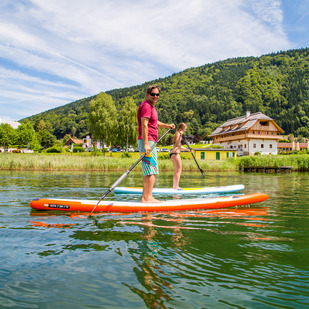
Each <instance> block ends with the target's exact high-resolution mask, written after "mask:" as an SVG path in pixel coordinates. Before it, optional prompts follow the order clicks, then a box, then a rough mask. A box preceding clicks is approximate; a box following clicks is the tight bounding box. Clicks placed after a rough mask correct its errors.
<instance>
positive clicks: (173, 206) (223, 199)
mask: <svg viewBox="0 0 309 309" xmlns="http://www.w3.org/2000/svg"><path fill="white" fill-rule="evenodd" d="M268 198H269V196H268V195H267V194H264V193H253V194H244V195H229V196H219V197H212V198H211V197H206V198H193V199H173V200H165V201H162V202H161V203H141V202H136V201H130V202H128V201H110V200H109V201H106V200H102V201H101V202H100V203H99V204H98V205H97V203H98V201H96V200H72V199H52V198H42V199H33V200H32V201H31V202H30V206H31V208H33V209H36V210H58V211H82V212H92V211H93V209H94V207H96V208H95V212H140V211H141V212H156V211H183V210H196V209H218V208H227V207H233V206H240V205H249V204H254V203H259V202H263V201H265V200H267V199H268ZM96 205H97V206H96Z"/></svg>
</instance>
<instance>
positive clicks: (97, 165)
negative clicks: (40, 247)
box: [0, 153, 309, 172]
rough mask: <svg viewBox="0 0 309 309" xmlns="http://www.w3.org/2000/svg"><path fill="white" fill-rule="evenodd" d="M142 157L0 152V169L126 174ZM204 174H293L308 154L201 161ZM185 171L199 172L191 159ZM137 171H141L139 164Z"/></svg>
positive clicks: (308, 161) (307, 164)
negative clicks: (257, 170) (283, 169)
mask: <svg viewBox="0 0 309 309" xmlns="http://www.w3.org/2000/svg"><path fill="white" fill-rule="evenodd" d="M138 157H139V154H138V153H134V154H132V155H130V154H121V153H117V155H116V154H111V153H107V154H106V155H105V156H103V155H99V156H94V155H91V153H76V154H71V153H68V154H46V153H33V154H27V153H25V154H24V153H0V170H12V171H14V170H15V171H21V170H25V171H126V170H128V169H129V168H130V167H131V166H132V165H133V164H134V163H135V162H136V161H137V159H138ZM198 164H199V166H200V168H201V169H202V170H203V171H205V172H215V171H239V170H242V169H243V168H247V167H263V166H264V167H280V166H291V167H292V170H294V171H309V155H308V154H298V155H261V156H245V157H238V158H236V159H235V158H230V159H225V160H198ZM182 166H183V171H196V172H198V171H199V169H198V168H197V166H196V163H195V162H194V160H193V159H192V158H189V157H186V156H184V157H183V158H182ZM159 169H160V170H161V171H174V168H173V164H172V162H171V160H170V159H169V157H168V154H164V155H162V156H159ZM134 170H135V171H142V167H141V164H138V165H137V166H136V167H135V168H134Z"/></svg>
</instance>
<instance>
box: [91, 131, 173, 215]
mask: <svg viewBox="0 0 309 309" xmlns="http://www.w3.org/2000/svg"><path fill="white" fill-rule="evenodd" d="M171 130H172V128H169V129H168V130H167V131H166V132H165V133H164V134H163V135H162V136H161V137H160V138H159V139H158V140H157V142H156V143H155V144H153V145H152V147H151V149H150V151H152V150H153V149H154V148H155V147H156V146H157V144H158V143H159V142H160V140H161V139H162V138H163V137H164V136H165V135H166V134H167V133H168V132H169V131H171ZM145 156H146V153H145V154H143V155H142V156H141V157H140V158H139V159H138V160H137V161H136V162H135V163H134V164H133V165H132V166H131V167H130V168H129V169H128V170H127V171H126V172H125V173H124V174H123V175H121V176H120V177H119V178H118V179H117V180H116V181H115V182H114V183H113V184H112V186H111V187H110V188H109V189H108V190H107V191H106V193H105V194H104V195H103V196H102V197H101V199H100V200H99V201H98V202H97V204H96V205H95V207H94V208H93V209H92V211H91V213H90V215H91V214H92V213H93V212H94V210H95V209H96V208H97V206H98V205H99V204H100V202H101V201H102V200H103V199H104V198H105V197H106V196H107V194H109V193H111V192H112V191H113V190H114V189H115V188H116V187H117V186H118V185H119V184H120V183H121V182H122V181H123V180H124V179H125V178H126V177H127V176H128V175H129V173H130V172H131V171H132V170H133V168H134V167H135V166H136V165H137V164H138V163H139V162H141V161H142V160H143V158H144V157H145Z"/></svg>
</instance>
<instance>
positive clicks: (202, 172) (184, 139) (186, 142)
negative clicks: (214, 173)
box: [182, 136, 205, 176]
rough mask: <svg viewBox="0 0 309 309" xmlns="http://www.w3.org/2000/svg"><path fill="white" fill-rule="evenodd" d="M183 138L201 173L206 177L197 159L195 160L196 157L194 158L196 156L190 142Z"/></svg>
mask: <svg viewBox="0 0 309 309" xmlns="http://www.w3.org/2000/svg"><path fill="white" fill-rule="evenodd" d="M182 138H183V140H184V142H185V143H186V144H187V146H188V148H189V150H190V152H191V154H192V157H193V159H194V161H195V163H196V165H197V167H198V168H199V170H200V172H201V173H202V175H203V176H205V174H204V172H203V170H202V169H201V168H200V167H199V165H198V163H197V161H196V159H195V157H194V154H193V152H192V149H191V147H190V145H189V143H188V141H187V140H186V138H185V137H184V136H183V137H182Z"/></svg>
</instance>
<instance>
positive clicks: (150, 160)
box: [137, 85, 175, 203]
mask: <svg viewBox="0 0 309 309" xmlns="http://www.w3.org/2000/svg"><path fill="white" fill-rule="evenodd" d="M160 92H161V88H160V87H158V86H157V85H152V86H149V87H148V88H147V91H146V100H145V101H144V102H143V103H142V104H141V105H140V106H139V108H138V110H137V120H138V141H137V145H138V150H139V152H140V154H141V155H143V154H144V153H146V156H145V157H144V158H143V160H142V168H143V175H144V177H143V195H142V199H141V202H142V203H156V202H159V201H158V200H156V199H154V198H153V196H152V189H153V186H154V183H155V180H156V175H157V174H159V167H158V157H157V149H156V147H154V149H153V150H152V151H151V147H152V146H153V145H154V144H155V143H156V142H157V140H158V127H161V128H171V129H174V128H175V125H174V124H173V123H172V124H166V123H163V122H160V121H159V120H158V114H157V111H156V108H155V104H156V102H157V101H158V100H159V96H160Z"/></svg>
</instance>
